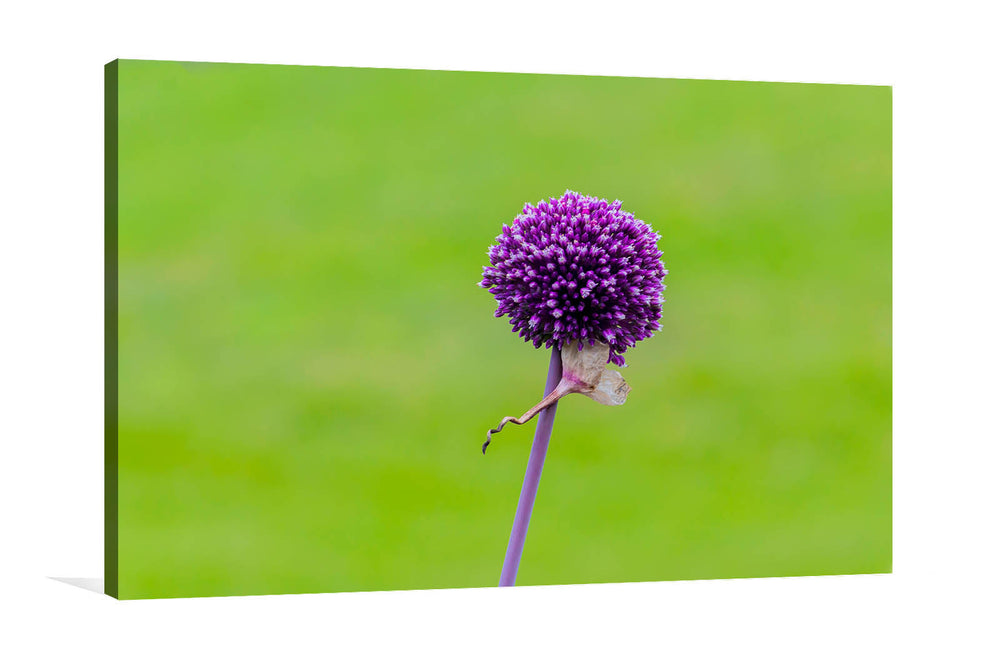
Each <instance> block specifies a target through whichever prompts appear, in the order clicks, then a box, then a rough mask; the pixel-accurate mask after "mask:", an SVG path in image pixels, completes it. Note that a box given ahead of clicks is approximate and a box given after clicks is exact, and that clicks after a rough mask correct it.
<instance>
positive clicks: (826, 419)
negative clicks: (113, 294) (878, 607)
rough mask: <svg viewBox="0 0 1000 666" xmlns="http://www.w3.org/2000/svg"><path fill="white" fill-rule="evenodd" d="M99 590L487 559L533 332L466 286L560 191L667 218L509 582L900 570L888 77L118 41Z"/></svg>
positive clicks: (215, 585)
mask: <svg viewBox="0 0 1000 666" xmlns="http://www.w3.org/2000/svg"><path fill="white" fill-rule="evenodd" d="M119 86H120V87H119V93H120V94H119V114H120V116H119V120H120V126H119V141H120V152H119V168H120V178H119V188H120V189H119V214H120V222H119V224H120V228H119V244H120V246H119V308H120V316H119V324H118V326H119V345H120V348H119V359H120V360H119V393H120V398H119V410H120V413H119V443H120V444H119V446H120V452H119V493H120V509H119V525H120V533H119V539H120V542H119V545H120V550H119V553H120V563H119V566H120V569H119V575H120V595H121V596H122V597H123V598H143V597H178V596H202V595H233V594H270V593H293V592H328V591H346V590H390V589H406V588H438V587H466V586H491V585H495V584H496V582H497V579H498V577H499V574H500V565H501V561H502V558H503V553H504V548H505V546H506V542H507V537H508V534H509V531H510V526H511V521H512V519H513V515H514V508H515V505H516V501H517V496H518V492H519V490H520V485H521V478H522V475H523V473H524V467H525V463H526V462H527V455H528V449H529V447H530V442H531V437H532V433H533V427H534V424H531V425H529V426H525V427H521V428H518V427H515V426H511V427H509V428H507V429H505V430H504V432H503V433H502V434H500V435H498V436H497V437H496V438H495V439H494V443H493V445H492V446H491V447H490V451H489V453H488V455H486V456H485V457H484V456H483V455H481V453H480V451H479V446H480V444H481V443H482V440H483V436H484V434H485V432H486V430H487V428H489V427H491V426H493V425H495V424H496V423H497V421H498V420H499V418H500V417H502V416H504V415H506V414H520V413H521V412H522V411H524V410H525V409H526V408H527V407H529V406H530V405H532V404H533V403H534V402H535V401H537V399H538V398H539V397H540V395H541V391H542V386H543V383H544V380H545V373H546V367H547V363H548V351H547V350H544V349H542V350H536V349H534V348H533V347H532V346H531V345H529V344H527V343H525V342H523V341H521V340H520V339H519V338H518V337H517V336H516V335H514V334H512V333H511V332H510V329H509V326H508V325H507V324H506V320H498V319H495V318H494V317H493V315H492V313H493V308H494V302H493V299H492V297H491V296H490V295H489V294H488V293H487V292H486V291H485V290H483V289H481V288H479V287H478V286H477V285H476V283H477V281H478V280H479V279H480V272H481V268H482V265H483V263H484V262H485V261H486V248H487V246H488V245H490V243H491V242H492V240H493V238H494V237H495V236H496V235H497V233H498V232H499V230H500V226H501V225H502V224H503V223H505V222H509V221H510V220H511V219H512V218H513V217H514V216H515V215H516V214H517V213H518V212H520V209H521V207H522V206H523V204H524V202H526V201H531V202H535V201H537V200H539V199H541V198H545V197H549V196H558V195H559V194H561V193H562V192H563V191H564V190H566V189H567V188H571V189H574V190H578V191H581V192H584V193H587V194H593V195H597V196H601V197H606V198H608V199H614V198H618V199H621V200H623V201H624V202H625V208H626V209H628V210H631V211H634V212H635V213H636V215H637V216H638V217H640V218H642V219H644V220H646V221H647V222H649V223H650V224H651V225H652V226H653V227H654V228H655V229H656V230H658V231H659V232H660V233H662V234H663V239H662V241H661V249H662V250H663V252H664V262H665V264H666V265H667V268H668V269H669V270H670V275H669V276H668V278H667V290H666V294H665V295H666V303H665V308H664V313H665V314H664V319H663V331H661V332H660V333H659V334H658V335H656V336H655V337H653V338H651V339H649V340H646V341H643V342H641V343H640V344H639V346H637V347H636V348H635V349H633V350H632V351H630V352H629V353H628V354H627V355H626V359H627V361H628V363H629V367H628V368H625V369H623V374H624V375H625V377H626V379H627V380H628V381H629V383H630V384H631V385H632V387H633V391H632V393H631V395H630V397H629V401H628V403H627V404H626V405H625V406H623V407H619V408H610V407H603V406H601V405H599V404H597V403H595V402H592V401H590V400H587V399H585V398H583V397H580V396H571V397H569V398H567V399H566V400H564V401H562V402H561V403H560V406H559V411H558V415H557V418H556V425H555V433H554V435H553V439H552V445H551V448H550V451H549V457H548V460H547V462H546V468H545V473H544V475H543V477H542V482H541V487H540V491H539V495H538V501H537V504H536V506H535V512H534V516H533V518H532V522H531V529H530V531H529V533H528V540H527V545H526V547H525V552H524V558H523V561H522V564H521V570H520V576H519V579H518V584H522V585H531V584H566V583H592V582H620V581H649V580H670V579H691V578H724V577H725V578H728V577H746V576H755V577H756V576H794V575H814V574H844V573H863V572H885V571H889V570H890V567H891V409H892V376H891V305H892V304H891V163H890V159H891V125H890V116H891V111H890V106H891V93H890V89H888V88H885V87H866V86H831V85H803V84H772V83H742V82H723V81H688V80H662V79H635V78H602V77H570V76H540V75H515V74H486V73H462V72H436V71H405V70H377V69H341V68H321V67H282V66H261V65H216V64H194V63H170V62H145V61H122V62H121V63H120V79H119Z"/></svg>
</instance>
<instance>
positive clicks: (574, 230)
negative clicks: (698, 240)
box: [479, 190, 667, 365]
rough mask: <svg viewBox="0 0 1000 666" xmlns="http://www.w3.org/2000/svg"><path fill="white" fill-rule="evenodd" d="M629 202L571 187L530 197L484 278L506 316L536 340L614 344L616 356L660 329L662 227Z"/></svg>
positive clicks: (619, 360)
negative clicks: (625, 205) (628, 207)
mask: <svg viewBox="0 0 1000 666" xmlns="http://www.w3.org/2000/svg"><path fill="white" fill-rule="evenodd" d="M621 206H622V203H621V202H620V201H613V202H611V203H608V202H607V201H606V200H605V199H598V198H596V197H591V196H585V195H581V194H579V193H577V192H572V191H570V190H567V191H566V193H565V194H563V195H562V196H561V197H560V198H558V199H555V198H553V199H549V200H548V201H539V202H538V204H537V205H531V204H525V206H524V210H523V211H522V212H521V214H520V215H518V216H517V217H516V218H515V219H514V221H513V222H512V223H511V224H509V225H507V224H505V225H504V226H503V231H501V233H500V235H499V236H497V239H496V244H495V245H492V246H491V247H490V249H489V257H490V263H491V264H492V265H491V266H484V267H483V280H482V281H481V282H480V283H479V284H480V286H482V287H485V288H487V289H488V290H489V292H490V293H491V294H493V296H494V297H495V298H496V300H497V304H498V305H497V309H496V312H495V313H494V314H495V316H497V317H502V316H504V315H508V316H509V317H510V321H511V324H513V330H514V331H515V332H516V333H518V335H520V336H521V337H522V338H525V339H527V340H530V341H531V342H532V343H534V345H535V347H541V346H542V345H543V344H544V345H545V346H546V347H552V346H553V345H555V346H556V348H557V349H560V350H561V349H562V346H563V344H565V343H566V342H568V341H570V340H579V341H580V342H579V345H580V348H581V349H582V346H583V343H584V341H586V342H588V343H589V344H590V345H594V344H595V343H604V344H606V345H608V347H609V354H608V360H609V361H611V362H613V363H615V364H616V365H624V364H625V359H624V357H623V356H622V354H624V353H625V351H626V349H627V348H628V347H631V346H633V345H635V343H636V342H638V341H639V340H642V339H644V338H648V337H650V336H651V335H653V333H654V332H655V331H658V330H660V323H659V320H660V315H661V312H662V303H663V278H664V276H665V275H666V274H667V271H666V270H665V269H664V267H663V262H662V261H661V260H660V257H661V256H662V253H661V252H660V251H659V249H657V247H656V241H657V240H659V238H660V235H659V234H657V233H656V232H654V231H653V230H652V229H651V228H650V226H649V225H648V224H646V223H645V222H643V221H642V220H637V219H636V218H635V216H634V215H632V213H628V212H625V211H623V210H622V209H621Z"/></svg>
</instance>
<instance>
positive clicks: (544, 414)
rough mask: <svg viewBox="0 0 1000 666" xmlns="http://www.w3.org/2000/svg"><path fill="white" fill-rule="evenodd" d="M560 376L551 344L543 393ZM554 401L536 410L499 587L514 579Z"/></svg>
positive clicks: (553, 415)
mask: <svg viewBox="0 0 1000 666" xmlns="http://www.w3.org/2000/svg"><path fill="white" fill-rule="evenodd" d="M561 377H562V357H561V356H560V353H559V349H557V348H556V347H555V346H553V347H552V358H551V359H550V360H549V376H548V378H547V379H546V382H545V392H544V393H542V395H543V396H547V395H549V394H550V393H552V391H554V390H555V388H556V386H557V385H558V384H559V379H560V378H561ZM558 405H559V403H558V402H555V403H553V404H551V405H549V406H548V407H546V408H545V409H543V410H542V411H541V412H540V413H539V414H538V424H537V426H536V427H535V440H534V442H533V443H532V445H531V454H530V455H529V456H528V469H527V470H526V471H525V472H524V483H523V484H522V485H521V496H520V498H518V500H517V513H515V514H514V526H513V527H512V528H511V530H510V541H508V542H507V554H506V555H504V558H503V571H501V573H500V587H512V586H513V585H514V581H515V580H516V579H517V568H518V566H519V565H520V564H521V551H523V550H524V538H525V536H526V535H527V534H528V523H529V522H530V521H531V509H532V507H533V506H534V505H535V495H536V494H537V493H538V482H539V481H540V480H541V478H542V466H543V465H544V464H545V453H546V452H547V451H548V449H549V438H550V437H551V436H552V424H553V423H555V420H556V407H558Z"/></svg>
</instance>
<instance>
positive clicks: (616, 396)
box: [483, 340, 632, 453]
mask: <svg viewBox="0 0 1000 666" xmlns="http://www.w3.org/2000/svg"><path fill="white" fill-rule="evenodd" d="M561 355H562V378H561V379H560V380H559V384H558V385H556V387H555V389H553V390H552V392H550V393H549V394H548V395H546V396H545V397H544V398H542V400H541V402H539V403H538V404H537V405H535V406H534V407H532V408H531V409H529V410H528V411H526V412H525V413H524V414H522V415H521V416H520V417H519V418H515V417H513V416H505V417H503V419H501V421H500V424H499V425H498V426H497V427H496V428H491V429H490V431H489V432H487V433H486V442H485V443H484V444H483V453H486V447H487V446H489V445H490V440H491V439H492V437H493V435H495V434H496V433H498V432H500V431H501V430H503V427H504V426H505V425H507V424H508V423H515V424H517V425H524V424H525V423H527V422H528V421H530V420H531V419H533V418H534V417H535V415H536V414H538V413H539V412H540V411H542V410H543V409H545V408H546V407H548V406H549V405H552V404H554V403H555V402H556V401H557V400H559V399H560V398H563V397H565V396H567V395H569V394H570V393H582V394H583V395H585V396H587V397H589V398H591V399H592V400H596V401H597V402H599V403H601V404H602V405H622V404H625V399H626V398H627V397H628V393H629V391H631V390H632V389H631V387H630V386H629V385H628V384H627V383H626V382H625V379H624V378H623V377H622V375H621V373H620V372H618V371H617V370H615V369H613V368H609V367H607V361H608V345H606V344H604V343H602V342H598V343H596V344H593V345H591V344H588V343H584V342H581V341H579V340H573V341H570V342H569V344H566V345H564V346H563V348H562V352H561Z"/></svg>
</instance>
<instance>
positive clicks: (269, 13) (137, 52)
mask: <svg viewBox="0 0 1000 666" xmlns="http://www.w3.org/2000/svg"><path fill="white" fill-rule="evenodd" d="M986 9H987V3H981V4H980V3H969V2H950V3H919V2H907V3H903V2H901V3H898V4H894V3H886V2H871V1H869V2H853V1H843V0H842V1H840V2H829V3H803V2H784V3H779V2H733V3H720V2H691V1H687V2H684V3H683V4H680V5H669V4H661V3H649V4H648V5H645V4H642V3H636V2H620V1H619V2H605V3H599V4H598V3H582V2H580V3H559V4H557V3H552V2H541V1H539V0H535V1H533V2H510V1H507V2H503V3H499V2H498V3H492V4H488V5H480V4H477V3H473V2H454V3H442V2H411V3H398V4H397V3H378V2H368V3H365V2H362V1H361V0H356V1H354V2H351V3H348V4H343V5H342V4H338V3H334V2H328V3H300V2H293V1H287V0H286V1H283V2H272V3H266V4H265V3H253V2H242V3H233V4H232V5H228V6H226V5H222V4H221V3H212V2H206V1H200V2H187V1H183V0H175V1H173V2H169V3H155V5H154V4H153V3H141V2H121V3H111V2H90V3H65V4H60V3H29V2H19V3H16V4H12V5H9V6H7V8H6V9H5V10H4V12H3V18H2V19H0V32H2V39H0V48H2V49H3V60H2V67H3V78H2V80H0V83H2V87H0V91H2V100H3V101H2V104H0V113H2V114H3V118H2V123H0V131H2V156H3V162H2V164H3V169H4V173H3V177H2V178H0V184H2V188H3V190H2V191H3V196H2V198H0V225H2V231H0V233H2V235H0V290H2V291H0V362H2V365H0V390H2V392H3V395H2V396H0V397H2V400H0V405H2V408H0V417H2V421H0V444H2V447H3V449H2V451H3V457H2V461H3V463H2V466H0V475H2V478H0V493H2V495H0V508H2V512H3V513H2V523H0V528H2V532H0V534H3V537H4V538H3V545H2V548H0V565H2V569H0V571H2V572H3V576H4V580H5V581H6V582H5V583H4V587H3V590H2V592H0V605H2V606H0V607H2V610H3V611H4V617H3V619H2V621H0V636H2V638H0V661H3V662H5V663H10V664H21V663H64V662H70V661H71V660H72V662H74V663H75V662H76V661H77V660H80V659H85V658H87V657H89V658H90V659H96V658H100V659H103V660H106V661H108V662H110V663H175V662H179V661H183V662H188V663H207V662H214V663H245V662H249V663H257V662H261V663H265V662H267V663H300V662H334V661H342V662H343V663H357V662H363V663H381V662H388V661H397V660H398V661H400V662H404V663H410V662H413V661H416V662H418V663H420V662H423V661H429V662H443V663H451V662H455V663H495V662H506V663H510V662H512V661H513V660H516V661H517V663H542V662H545V663H551V664H562V663H567V662H570V661H573V662H583V663H614V664H618V663H646V662H659V663H663V662H671V663H678V664H700V663H706V664H712V663H739V664H743V663H766V664H775V663H789V664H825V663H831V664H834V663H836V664H842V663H851V664H868V663H904V664H908V663H919V662H924V661H925V660H926V661H927V663H958V664H974V663H998V660H1000V649H998V646H997V640H998V639H997V635H996V634H997V624H998V622H997V621H998V612H997V610H996V608H997V595H998V592H1000V589H998V568H1000V557H998V555H1000V553H998V548H997V538H996V532H997V524H998V522H1000V521H998V518H997V509H998V502H997V497H998V493H997V490H996V479H997V478H998V474H1000V465H998V462H1000V456H998V448H1000V437H998V433H997V426H996V422H997V416H996V413H997V408H998V397H1000V396H998V393H1000V391H998V390H997V382H996V378H997V376H998V367H997V366H998V363H997V361H998V353H997V341H998V340H1000V335H998V333H1000V332H998V325H997V321H996V320H997V309H998V308H997V304H998V300H1000V299H998V296H997V287H998V282H1000V281H998V279H997V266H998V261H997V256H998V243H997V241H998V233H997V223H998V221H1000V220H998V218H1000V215H998V206H1000V202H998V196H997V183H998V176H1000V174H998V169H997V156H998V141H997V139H998V130H997V121H998V118H1000V108H998V104H997V85H998V83H997V82H998V78H997V65H998V62H1000V57H998V49H997V46H996V43H997V42H996V39H997V37H996V29H997V21H996V19H995V17H993V18H990V17H989V16H988V14H987V11H986ZM116 57H123V58H152V59H182V60H208V61H233V62H268V63H290V64H313V65H325V64H328V65H365V66H391V67H419V68H439V69H474V70H493V71H530V72H552V73H587V74H615V75H642V76H668V77H692V78H726V79H751V80H777V81H816V82H847V83H872V84H891V85H893V86H894V93H893V105H894V146H895V148H894V197H895V198H894V204H895V205H894V251H893V269H894V270H893V273H894V277H893V286H894V396H895V400H894V417H895V418H894V473H895V481H894V509H895V511H894V515H895V520H894V523H895V524H894V528H895V530H894V533H895V544H894V554H895V557H894V560H895V562H894V568H895V573H893V574H892V575H881V576H855V577H826V578H797V579H770V580H739V581H703V582H681V583H649V584H635V585H589V586H576V587H543V588H523V589H514V590H495V589H480V590H454V591H429V592H396V593H369V594H339V595H303V596H284V597H256V598H254V597H247V598H229V599H190V600H168V601H140V602H116V601H114V600H112V599H110V598H107V597H103V596H100V595H98V594H95V593H93V592H89V591H86V590H84V589H80V588H78V587H73V586H70V585H67V584H65V583H62V582H58V581H55V580H52V579H51V578H49V577H61V576H69V577H99V576H101V575H102V553H101V547H102V546H101V544H102V523H101V502H102V492H101V488H102V462H101V457H102V420H103V415H102V381H103V380H102V372H103V371H102V335H103V328H102V326H103V323H102V307H103V306H102V302H103V301H102V299H103V294H102V280H103V277H102V251H103V246H102V206H103V204H102V180H103V174H102V159H103V158H102V113H103V108H102V107H103V100H102V84H103V78H102V77H103V73H102V65H103V64H104V63H105V62H107V61H109V60H112V59H114V58H116ZM850 270H851V263H850V257H844V271H850ZM683 509H684V508H683V507H677V510H678V511H682V510H683Z"/></svg>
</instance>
